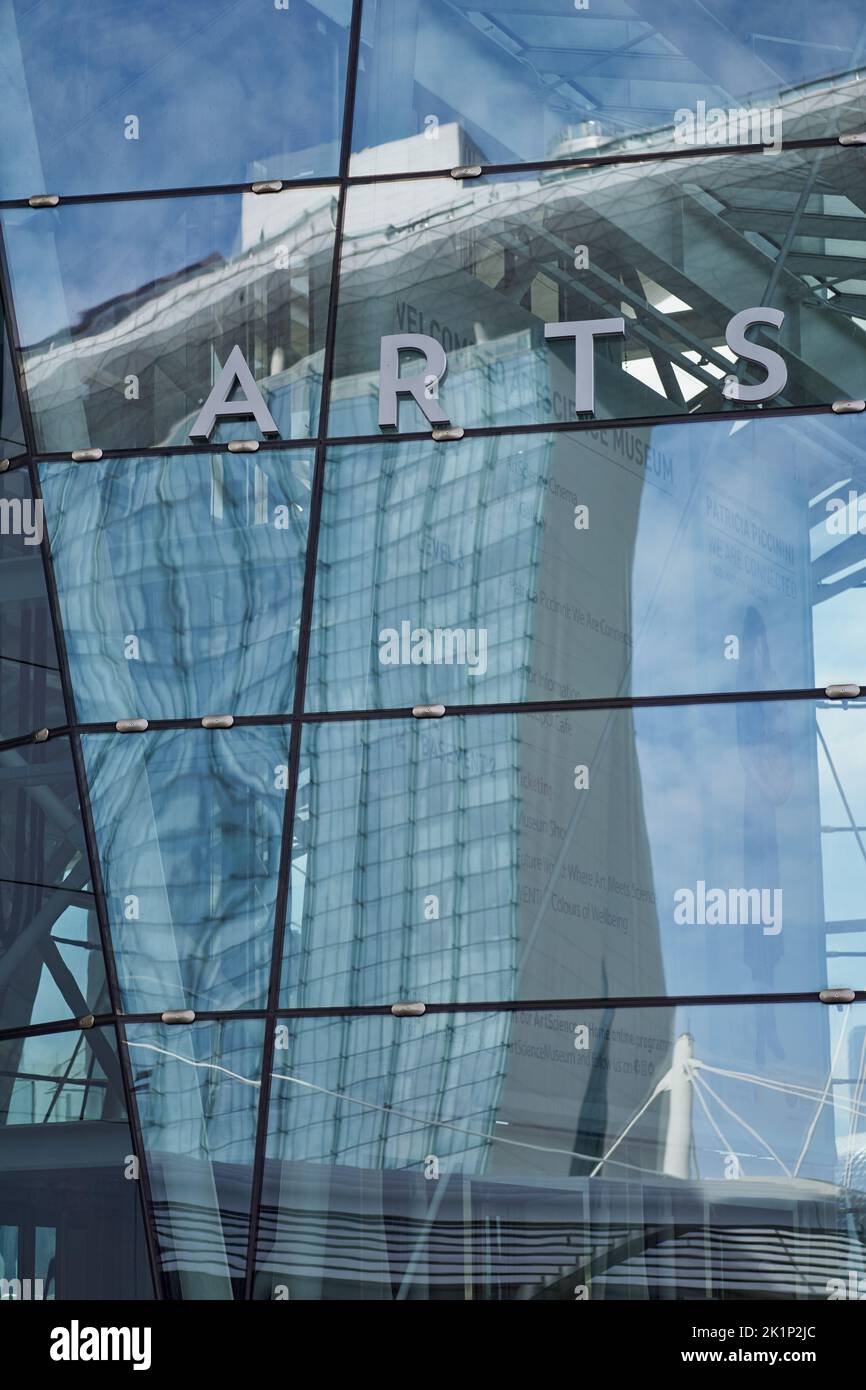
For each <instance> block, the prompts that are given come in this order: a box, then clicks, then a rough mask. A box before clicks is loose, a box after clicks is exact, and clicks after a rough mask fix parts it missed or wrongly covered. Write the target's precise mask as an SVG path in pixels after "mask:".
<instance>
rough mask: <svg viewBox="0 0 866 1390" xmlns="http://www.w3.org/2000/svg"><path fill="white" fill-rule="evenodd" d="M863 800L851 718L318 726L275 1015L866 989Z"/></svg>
mask: <svg viewBox="0 0 866 1390" xmlns="http://www.w3.org/2000/svg"><path fill="white" fill-rule="evenodd" d="M864 788H866V705H861V704H859V703H858V704H857V705H852V706H850V707H849V708H843V707H842V706H841V705H836V704H830V703H829V702H825V703H824V704H821V705H818V706H817V707H816V706H815V705H814V704H813V702H812V701H805V700H803V701H790V702H786V701H775V702H774V701H764V702H760V701H752V702H743V703H733V704H723V705H712V704H708V705H692V706H674V707H671V706H659V707H653V708H648V709H634V710H628V709H619V710H593V711H586V710H584V711H574V710H571V711H568V712H567V713H555V714H552V713H538V714H525V713H523V714H498V715H469V716H462V717H461V716H451V717H447V716H446V718H445V719H443V720H442V721H441V722H440V721H437V722H427V721H423V722H419V721H416V720H413V719H403V720H399V721H398V720H376V721H370V722H367V723H359V724H353V723H350V722H335V723H326V724H320V725H314V724H309V725H307V726H305V728H304V735H303V745H302V762H301V777H300V788H299V801H298V810H297V817H296V821H295V828H294V850H293V866H292V885H291V887H292V891H291V903H290V913H289V921H288V931H287V934H286V941H287V947H286V956H285V962H284V995H283V1002H284V1005H285V1006H286V1007H288V1008H295V1007H298V1008H306V1007H315V1006H318V1005H328V1006H340V1005H341V1004H346V1005H353V1006H354V1005H366V1004H390V1003H392V1002H394V1001H395V1000H401V999H413V1000H420V1001H423V1002H427V1003H448V1002H451V1001H461V1002H462V1001H470V1000H471V1001H476V1002H483V1001H492V1000H515V999H530V1000H531V999H598V998H601V999H608V998H614V999H615V998H620V999H622V998H631V997H634V996H647V997H656V996H660V995H688V994H704V993H707V992H711V993H713V994H728V993H731V994H752V993H765V992H767V993H783V992H786V991H797V992H799V991H811V990H815V991H817V990H820V989H823V988H824V987H825V986H826V985H827V984H832V985H838V986H850V987H855V988H860V989H866V969H864V965H863V961H862V960H861V958H860V957H861V955H862V954H863V953H864V951H863V948H864V947H866V918H864V915H863V906H862V905H863V902H864V901H866V848H864V844H863V837H862V835H861V833H860V831H861V827H862V825H863V823H864V819H866V790H863V789H864ZM837 933H845V934H846V945H847V950H846V956H847V958H846V959H845V960H844V961H841V960H837V959H836V952H837V948H838V946H839V942H838V940H837V939H836V935H837Z"/></svg>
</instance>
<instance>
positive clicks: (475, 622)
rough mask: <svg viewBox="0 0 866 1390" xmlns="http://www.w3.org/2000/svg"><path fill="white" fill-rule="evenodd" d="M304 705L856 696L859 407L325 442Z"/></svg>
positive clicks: (859, 660)
mask: <svg viewBox="0 0 866 1390" xmlns="http://www.w3.org/2000/svg"><path fill="white" fill-rule="evenodd" d="M318 559H319V565H318V572H317V577H316V593H315V604H314V610H313V628H312V637H311V644H310V663H309V669H308V688H307V708H308V709H316V710H322V709H332V710H337V709H353V708H354V709H357V710H364V709H380V708H381V709H398V708H406V707H407V706H412V705H414V704H418V703H435V702H440V701H444V702H446V703H447V704H476V703H482V704H492V703H501V702H511V701H538V700H561V699H594V698H596V697H598V696H612V695H639V696H648V695H669V694H675V693H682V692H690V693H709V692H715V691H736V690H755V691H758V690H792V689H813V688H815V687H819V688H825V687H826V686H827V685H829V684H833V683H836V682H838V681H840V680H846V681H848V680H860V681H862V683H863V684H864V685H866V663H864V659H863V652H862V643H861V640H860V635H859V634H860V632H861V630H862V627H863V621H864V613H863V597H862V595H863V593H864V589H863V584H862V580H863V572H864V571H863V566H864V565H866V434H864V427H863V423H862V417H859V416H847V417H846V416H841V417H837V416H822V417H813V418H801V417H797V418H796V419H791V420H788V419H785V418H784V417H764V418H757V419H753V420H750V421H736V422H731V421H711V420H704V421H701V422H700V423H695V424H676V425H673V424H670V425H656V426H642V427H637V428H632V429H609V428H608V429H598V430H581V431H579V432H575V433H573V434H568V433H564V432H562V431H556V432H553V433H551V434H538V433H532V434H522V435H521V434H513V435H505V436H501V437H498V438H497V437H490V438H485V437H481V438H470V439H464V440H462V441H461V442H459V443H450V444H447V445H442V444H436V443H434V442H433V441H432V440H431V441H426V440H425V441H417V442H414V441H413V442H411V443H409V442H406V443H403V444H393V445H387V446H382V447H380V446H377V445H373V446H371V445H369V444H368V445H352V446H346V447H342V448H338V447H334V448H332V449H330V450H329V451H328V460H327V466H326V470H325V495H324V506H323V511H322V523H321V533H320V538H319V548H318Z"/></svg>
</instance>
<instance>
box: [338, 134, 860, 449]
mask: <svg viewBox="0 0 866 1390" xmlns="http://www.w3.org/2000/svg"><path fill="white" fill-rule="evenodd" d="M862 167H863V166H862V162H861V160H860V156H859V155H858V154H857V153H856V151H852V150H848V149H842V148H836V149H833V150H817V151H816V150H808V151H805V152H792V153H788V152H786V153H784V154H780V155H778V156H774V157H773V158H765V157H764V156H762V155H760V154H752V155H731V156H729V157H726V158H722V159H719V158H703V159H682V160H675V161H668V162H664V163H658V162H656V163H652V162H650V163H646V164H618V165H611V166H607V167H603V168H598V167H595V168H593V167H584V168H576V169H570V170H563V171H561V172H559V171H558V172H556V173H551V172H550V171H549V170H548V171H546V172H542V173H541V174H533V173H529V172H527V173H525V174H524V173H522V174H520V175H510V176H499V177H496V178H492V177H491V178H483V179H480V180H478V179H473V180H471V181H469V182H467V183H465V184H461V183H460V182H459V181H455V180H453V179H450V178H447V179H422V180H415V181H412V182H409V183H388V184H378V185H364V186H361V187H355V188H352V189H351V190H350V193H349V199H348V205H347V220H346V236H345V240H344V242H343V250H342V267H341V274H342V280H341V286H340V311H339V320H338V331H337V351H336V361H335V372H336V375H337V376H338V377H340V378H342V380H341V381H339V382H338V383H337V386H336V390H335V393H334V396H333V397H332V408H331V416H330V421H329V432H330V433H331V435H339V436H344V435H351V434H370V433H373V434H375V433H376V432H377V431H378V423H377V421H378V373H379V351H380V349H379V340H380V337H381V336H382V335H385V334H401V333H421V334H427V335H430V336H432V337H433V338H435V339H437V341H439V342H440V343H441V344H442V346H443V348H444V349H445V352H446V354H447V357H448V372H447V375H446V376H445V377H444V380H443V381H442V383H441V385H440V386H439V387H438V403H439V405H440V407H441V408H442V409H443V411H444V412H445V413H446V414H447V415H448V417H449V418H450V420H451V423H452V424H454V425H461V426H464V427H469V426H472V427H476V426H489V425H502V424H530V423H531V424H538V423H544V422H547V421H551V420H565V421H567V420H571V419H573V418H574V416H575V358H576V351H575V343H574V340H573V339H567V340H566V339H562V340H547V341H546V340H545V339H544V325H545V323H557V322H561V323H566V322H571V321H582V320H590V319H609V318H614V319H615V318H623V319H624V320H625V330H626V332H625V336H624V337H622V336H614V337H602V338H599V339H597V340H596V342H595V348H594V353H593V361H594V371H595V383H594V384H595V392H594V399H595V414H596V416H597V418H599V419H603V418H607V419H612V418H623V417H626V416H631V417H637V416H641V417H643V416H647V415H669V414H680V415H682V414H694V413H695V412H697V411H702V410H718V409H720V408H722V407H724V406H725V404H726V398H725V396H724V383H725V378H726V376H728V375H730V374H731V373H732V372H733V367H732V363H734V362H735V361H736V360H738V359H737V358H736V357H735V354H734V353H733V352H732V351H731V349H730V348H729V347H728V346H727V343H726V330H727V326H728V324H729V322H730V320H731V319H732V318H733V317H734V315H736V314H738V313H740V312H741V311H743V310H745V309H751V308H755V307H758V306H764V307H769V308H772V309H775V310H779V311H781V312H782V313H783V314H784V315H785V318H784V322H783V324H782V327H781V328H780V329H776V328H773V327H767V328H765V329H754V328H753V329H752V330H751V337H752V339H753V340H754V341H755V342H756V343H763V344H764V345H765V346H766V347H768V348H770V349H775V350H777V351H778V352H779V353H780V355H781V356H782V358H783V360H784V363H785V364H786V366H787V371H788V380H787V384H786V385H785V387H784V389H783V390H782V391H779V392H777V393H776V394H775V395H773V397H772V404H773V405H776V406H784V405H810V404H815V403H825V404H829V403H830V402H832V401H835V400H839V399H841V398H848V397H851V396H857V395H859V394H860V393H861V391H862V380H863V364H864V361H866V336H864V329H863V303H864V280H866V276H864V274H863V269H864V266H866V259H864V256H863V247H864V236H866V217H864V209H866V183H864V180H863V174H862ZM587 355H588V354H587ZM403 356H404V357H405V358H406V360H405V362H404V363H401V371H402V374H403V375H404V376H405V375H411V374H412V373H413V372H418V371H419V370H420V368H421V365H422V359H421V358H420V357H417V355H416V354H413V357H416V358H417V360H415V361H410V360H409V358H408V355H407V354H403ZM739 361H740V366H739V367H738V368H737V370H738V371H739V373H740V376H741V378H742V384H743V386H748V385H754V384H757V383H759V382H763V381H764V380H765V379H766V371H765V369H764V368H763V367H759V366H757V365H756V364H752V365H751V366H746V365H745V359H739ZM432 389H433V388H432V387H428V390H432ZM729 389H733V388H732V387H731V388H729ZM734 404H735V402H734V401H733V400H732V401H731V405H732V406H733V405H734ZM737 408H738V409H750V410H752V411H754V409H755V407H754V406H749V405H743V404H739V405H737ZM399 424H400V428H401V429H402V430H418V429H428V430H429V425H427V424H426V422H425V420H424V417H423V415H422V413H421V411H420V409H419V408H418V406H417V405H416V404H415V402H414V401H413V400H411V398H409V397H405V396H404V397H402V398H401V409H400V415H399Z"/></svg>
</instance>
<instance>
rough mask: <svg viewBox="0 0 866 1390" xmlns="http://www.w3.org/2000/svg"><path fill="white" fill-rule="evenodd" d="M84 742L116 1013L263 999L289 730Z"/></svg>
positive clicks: (247, 1004) (244, 1004)
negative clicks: (119, 1007) (119, 1004)
mask: <svg viewBox="0 0 866 1390" xmlns="http://www.w3.org/2000/svg"><path fill="white" fill-rule="evenodd" d="M83 743H84V752H85V758H86V761H87V768H88V780H89V783H90V797H91V803H92V807H93V818H94V824H95V830H96V840H97V845H98V848H99V854H100V858H101V861H102V876H103V881H104V883H105V891H106V897H107V906H108V916H109V922H110V925H111V930H112V935H113V938H114V950H115V955H116V959H117V970H118V976H119V980H120V987H121V994H122V998H123V1006H124V1009H125V1010H126V1012H128V1013H162V1012H163V1010H165V1009H250V1008H263V1007H264V1004H265V1000H266V996H267V987H268V972H269V969H270V961H271V944H272V938H273V925H274V906H275V901H276V892H277V870H278V867H279V857H280V838H281V832H282V822H283V802H284V799H285V787H286V781H287V776H288V773H287V764H288V752H287V750H288V732H287V730H286V729H285V728H281V727H278V726H277V727H273V726H269V727H264V728H238V729H232V730H229V731H224V730H217V729H213V730H212V729H196V730H191V729H170V730H164V731H161V732H159V733H157V732H150V733H147V734H144V735H129V734H112V735H98V734H93V735H88V736H86V737H85V738H84V740H83Z"/></svg>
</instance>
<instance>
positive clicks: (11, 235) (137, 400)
mask: <svg viewBox="0 0 866 1390" xmlns="http://www.w3.org/2000/svg"><path fill="white" fill-rule="evenodd" d="M333 197H334V195H333V192H332V191H331V190H330V189H321V188H316V189H312V190H309V191H307V192H303V191H300V192H299V191H295V192H285V193H274V194H269V195H268V196H267V197H257V196H256V195H255V194H254V193H245V194H223V195H220V196H214V197H196V198H154V199H145V200H137V201H136V200H130V201H126V202H124V201H122V200H121V201H119V202H114V203H96V204H87V203H80V204H77V203H73V204H67V205H66V206H63V205H61V206H60V207H59V208H57V209H53V210H52V209H46V208H38V209H36V210H33V209H30V208H26V209H19V208H12V209H8V208H7V209H6V210H5V211H4V212H3V214H2V223H3V231H4V236H5V239H6V249H7V254H8V258H9V272H10V277H11V281H12V290H13V293H14V295H15V302H16V308H17V314H18V327H19V335H20V340H21V344H22V348H23V361H24V381H25V385H26V388H27V393H28V396H29V400H30V410H31V413H32V416H33V424H34V429H35V431H36V439H37V446H38V449H39V451H40V452H44V453H51V452H68V451H71V450H73V449H82V448H88V447H91V446H93V447H95V448H100V449H131V450H135V449H136V448H148V447H150V446H152V445H168V444H188V443H189V442H190V441H189V431H190V429H191V428H192V427H193V426H194V424H195V422H196V419H197V417H198V415H199V412H200V410H201V407H202V405H203V404H204V402H205V400H206V399H207V397H208V395H209V394H210V391H211V388H212V386H213V385H214V383H215V382H216V380H217V378H218V377H219V375H220V371H221V370H222V368H223V367H224V366H225V364H226V361H227V359H228V356H229V354H230V352H231V350H232V348H233V347H236V346H238V347H240V348H241V350H242V352H243V353H244V357H245V360H246V363H247V366H248V367H249V369H250V371H251V372H252V374H253V376H254V378H255V380H256V382H257V384H258V386H259V388H260V389H261V391H262V392H263V394H264V397H265V399H266V401H267V402H268V406H269V409H270V411H271V414H272V415H273V417H274V420H275V422H276V425H277V427H278V429H279V431H280V435H281V436H282V438H284V439H289V438H303V437H306V436H308V435H310V434H314V433H315V431H316V428H317V421H318V410H319V395H320V389H321V372H322V367H321V356H322V349H323V346H324V332H325V319H326V316H327V301H328V285H329V280H330V273H331V257H332V241H333V235H334V224H333V208H332V201H333ZM251 436H252V437H255V438H258V437H259V431H258V428H257V426H256V425H255V424H253V423H250V422H248V421H242V420H234V421H231V420H229V421H227V422H221V423H218V424H217V426H216V429H215V430H214V432H213V435H212V438H213V439H214V441H218V440H229V439H237V438H250V437H251Z"/></svg>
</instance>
